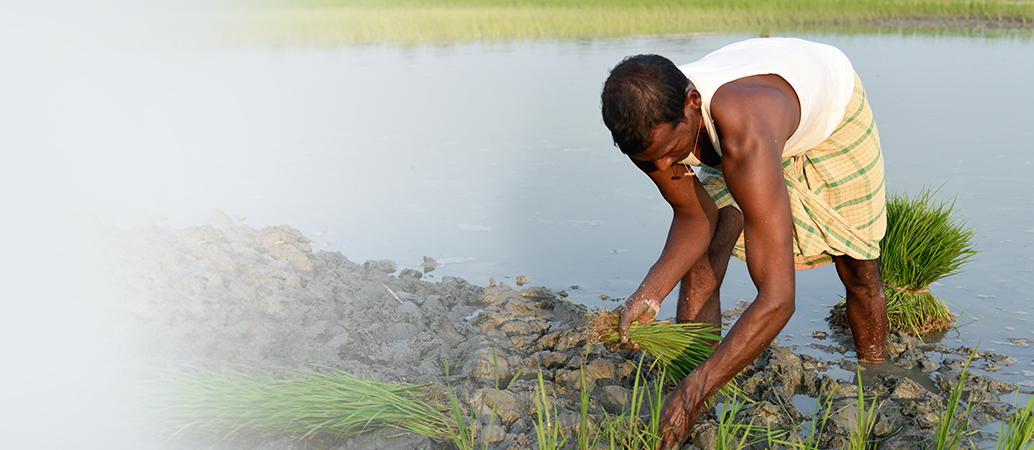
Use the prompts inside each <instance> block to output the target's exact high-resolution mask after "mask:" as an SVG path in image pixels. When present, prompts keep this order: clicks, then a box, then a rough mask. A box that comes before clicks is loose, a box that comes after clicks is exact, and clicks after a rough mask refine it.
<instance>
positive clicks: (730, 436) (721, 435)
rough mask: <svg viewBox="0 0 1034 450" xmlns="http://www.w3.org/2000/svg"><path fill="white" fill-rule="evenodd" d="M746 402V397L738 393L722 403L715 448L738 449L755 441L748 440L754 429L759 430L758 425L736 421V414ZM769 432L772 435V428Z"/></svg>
mask: <svg viewBox="0 0 1034 450" xmlns="http://www.w3.org/2000/svg"><path fill="white" fill-rule="evenodd" d="M745 404H746V402H745V399H744V398H742V397H740V396H739V395H738V394H737V395H733V396H732V397H729V398H726V399H725V402H723V403H722V409H721V411H719V412H718V426H717V434H716V440H715V448H719V449H725V450H738V449H741V448H744V447H746V446H747V445H750V444H752V443H753V442H748V440H747V439H748V438H750V436H751V434H753V432H754V431H757V430H758V427H757V426H755V425H753V424H745V423H736V422H735V421H736V415H737V414H738V413H739V412H740V410H741V409H743V405H745ZM737 432H739V433H740V438H739V440H737V439H736V433H737ZM768 434H769V435H771V430H769V433H768Z"/></svg>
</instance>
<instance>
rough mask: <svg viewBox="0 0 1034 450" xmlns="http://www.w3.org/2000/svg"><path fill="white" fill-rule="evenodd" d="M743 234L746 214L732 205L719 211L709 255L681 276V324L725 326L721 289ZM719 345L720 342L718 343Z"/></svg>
mask: <svg viewBox="0 0 1034 450" xmlns="http://www.w3.org/2000/svg"><path fill="white" fill-rule="evenodd" d="M741 231H743V213H741V212H740V211H739V210H738V209H736V208H734V207H732V206H726V207H724V208H722V209H720V210H718V223H717V224H716V226H715V231H714V236H713V237H712V238H711V244H710V245H709V246H708V248H707V252H706V253H704V255H703V256H701V257H700V259H699V260H697V262H696V263H694V264H693V267H692V268H690V269H689V272H688V273H686V275H685V276H684V277H682V283H681V286H680V287H679V303H678V308H677V309H676V312H675V321H676V322H678V323H686V322H701V323H714V324H718V325H719V326H720V325H721V323H722V306H721V301H720V299H719V290H720V288H721V285H722V280H723V279H724V278H725V270H726V269H727V268H728V267H729V258H730V257H731V256H732V248H733V246H735V245H736V239H737V238H739V236H740V232H741ZM716 344H717V343H716Z"/></svg>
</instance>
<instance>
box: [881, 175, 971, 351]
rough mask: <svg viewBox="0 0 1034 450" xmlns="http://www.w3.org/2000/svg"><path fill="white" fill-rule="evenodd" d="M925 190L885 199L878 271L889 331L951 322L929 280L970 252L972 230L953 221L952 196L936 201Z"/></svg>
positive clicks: (956, 267)
mask: <svg viewBox="0 0 1034 450" xmlns="http://www.w3.org/2000/svg"><path fill="white" fill-rule="evenodd" d="M934 193H936V191H931V190H930V189H929V188H924V189H923V190H921V191H920V192H919V193H918V194H916V195H915V196H913V197H912V198H908V197H907V196H906V195H891V196H889V198H888V199H887V234H886V236H885V237H884V238H883V241H882V242H881V243H880V259H879V264H880V274H881V276H882V278H883V282H884V285H885V286H886V288H885V289H884V293H885V294H886V296H887V321H888V329H889V330H890V331H898V330H900V331H904V332H906V333H909V334H912V335H921V334H925V333H928V332H931V331H937V330H944V329H947V328H948V327H950V326H951V324H952V316H951V312H950V311H948V308H947V306H945V305H944V302H942V301H941V300H940V299H939V298H937V297H935V296H934V295H933V294H931V293H930V289H929V288H930V284H932V283H933V282H935V281H937V280H940V279H942V278H944V277H947V276H950V275H953V274H955V273H958V272H959V271H960V270H961V267H962V264H964V263H965V262H966V261H968V260H969V259H970V258H972V257H973V255H975V254H976V253H977V252H976V251H975V250H973V230H972V229H969V230H967V229H965V220H960V221H958V222H957V223H956V221H955V219H954V217H953V216H954V215H955V214H954V211H953V208H954V207H955V202H954V200H953V201H951V202H950V203H949V202H941V203H939V204H938V203H935V201H934V200H933V195H934Z"/></svg>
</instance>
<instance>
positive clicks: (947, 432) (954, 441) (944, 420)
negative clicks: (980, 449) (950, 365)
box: [931, 348, 977, 450]
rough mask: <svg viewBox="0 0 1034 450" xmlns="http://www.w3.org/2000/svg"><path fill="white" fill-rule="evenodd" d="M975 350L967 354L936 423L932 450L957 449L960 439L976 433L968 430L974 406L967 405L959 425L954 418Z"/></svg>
mask: <svg viewBox="0 0 1034 450" xmlns="http://www.w3.org/2000/svg"><path fill="white" fill-rule="evenodd" d="M976 352H977V350H976V348H974V349H973V351H971V352H970V353H969V358H967V359H966V364H965V365H963V366H962V373H960V374H959V381H958V382H957V383H955V387H954V388H952V390H951V396H950V397H949V398H948V405H947V407H946V408H945V409H944V410H943V411H941V414H940V417H939V420H938V421H937V432H936V433H935V434H934V442H933V443H932V447H931V448H933V450H954V449H957V448H959V446H960V445H961V444H962V439H963V438H967V437H969V436H970V435H972V434H974V433H976V431H975V430H970V429H969V413H970V412H972V411H973V408H975V407H976V404H974V403H972V402H967V403H969V404H968V406H967V407H966V409H965V410H964V411H963V412H962V416H963V417H965V419H963V420H962V422H961V423H958V422H959V420H958V419H957V418H956V417H955V416H956V411H958V409H959V403H960V402H962V391H963V390H964V389H965V385H966V374H967V373H968V372H969V365H970V363H972V362H973V356H974V355H976Z"/></svg>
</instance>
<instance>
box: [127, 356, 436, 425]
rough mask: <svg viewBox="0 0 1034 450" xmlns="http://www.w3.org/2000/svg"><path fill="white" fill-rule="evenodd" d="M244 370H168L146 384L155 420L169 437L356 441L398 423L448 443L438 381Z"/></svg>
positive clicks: (153, 420)
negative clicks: (423, 382)
mask: <svg viewBox="0 0 1034 450" xmlns="http://www.w3.org/2000/svg"><path fill="white" fill-rule="evenodd" d="M324 369H326V368H324ZM242 370H247V373H245V372H234V371H216V370H204V369H193V370H189V371H187V370H184V371H166V372H163V373H162V376H160V377H157V378H155V379H153V380H151V381H149V382H148V384H147V385H146V387H145V389H146V395H147V398H148V404H149V406H152V407H151V408H149V411H148V413H149V415H150V417H151V418H152V424H153V425H154V426H156V427H158V429H159V431H160V432H162V434H165V435H166V436H167V437H169V438H173V437H176V436H180V435H183V434H196V435H203V436H210V437H213V438H216V439H226V438H233V437H238V436H259V437H270V436H294V437H297V438H308V437H312V436H316V435H326V436H333V437H339V438H350V437H354V436H356V435H359V434H361V433H363V432H366V431H370V430H376V429H383V428H395V429H402V430H407V431H410V432H413V433H416V434H419V435H423V436H427V437H430V438H432V439H443V440H444V439H449V438H450V435H451V434H452V433H453V431H454V429H453V424H452V423H450V421H449V419H448V416H447V415H446V411H447V408H446V407H445V405H443V404H442V402H441V400H440V399H441V398H442V393H441V392H440V391H439V390H438V389H435V388H433V387H432V386H426V385H412V384H401V383H382V382H378V381H374V380H367V379H360V378H358V377H356V376H354V375H351V374H349V373H347V372H343V371H340V370H334V369H326V371H327V372H328V373H320V372H315V371H308V370H296V369H258V368H243V369H242Z"/></svg>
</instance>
